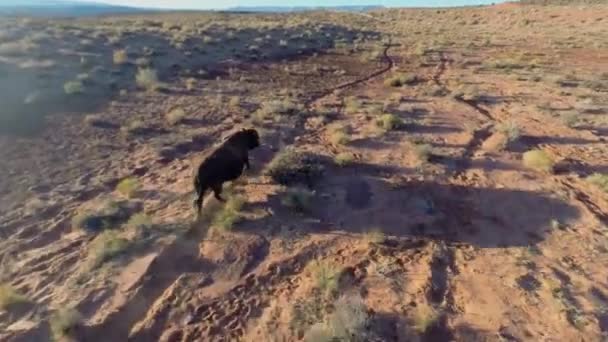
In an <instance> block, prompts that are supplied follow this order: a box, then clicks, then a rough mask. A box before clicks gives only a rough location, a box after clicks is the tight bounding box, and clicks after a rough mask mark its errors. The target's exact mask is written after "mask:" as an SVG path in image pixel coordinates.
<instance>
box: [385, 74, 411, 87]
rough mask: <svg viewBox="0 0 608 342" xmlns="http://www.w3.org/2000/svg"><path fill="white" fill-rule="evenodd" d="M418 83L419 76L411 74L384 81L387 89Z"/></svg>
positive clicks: (399, 75)
mask: <svg viewBox="0 0 608 342" xmlns="http://www.w3.org/2000/svg"><path fill="white" fill-rule="evenodd" d="M417 82H418V76H416V75H410V74H398V75H393V76H391V77H390V78H388V79H386V80H385V81H384V85H385V86H387V87H402V86H404V85H414V84H416V83H417Z"/></svg>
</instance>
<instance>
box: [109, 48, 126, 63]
mask: <svg viewBox="0 0 608 342" xmlns="http://www.w3.org/2000/svg"><path fill="white" fill-rule="evenodd" d="M112 61H113V62H114V64H116V65H123V64H126V63H127V62H128V61H129V57H128V55H127V50H115V51H114V54H113V55H112Z"/></svg>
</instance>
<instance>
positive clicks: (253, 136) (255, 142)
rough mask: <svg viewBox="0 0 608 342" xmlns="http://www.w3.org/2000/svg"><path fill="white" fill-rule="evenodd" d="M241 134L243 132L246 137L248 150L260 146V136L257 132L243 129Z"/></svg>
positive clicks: (251, 129)
mask: <svg viewBox="0 0 608 342" xmlns="http://www.w3.org/2000/svg"><path fill="white" fill-rule="evenodd" d="M241 132H243V134H244V136H245V137H246V140H247V147H249V149H250V150H253V149H254V148H256V147H259V146H260V135H259V134H258V131H256V130H255V129H253V128H249V129H243V130H242V131H241Z"/></svg>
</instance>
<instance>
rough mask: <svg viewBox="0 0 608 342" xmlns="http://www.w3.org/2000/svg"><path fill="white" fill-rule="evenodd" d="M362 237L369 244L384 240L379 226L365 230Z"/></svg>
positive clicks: (384, 237)
mask: <svg viewBox="0 0 608 342" xmlns="http://www.w3.org/2000/svg"><path fill="white" fill-rule="evenodd" d="M363 239H364V240H365V241H366V242H367V243H369V244H375V245H377V244H381V243H383V242H384V241H385V240H386V236H385V235H384V232H383V231H382V230H381V229H379V228H373V229H370V230H369V231H367V232H365V234H364V235H363Z"/></svg>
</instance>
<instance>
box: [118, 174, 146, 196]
mask: <svg viewBox="0 0 608 342" xmlns="http://www.w3.org/2000/svg"><path fill="white" fill-rule="evenodd" d="M140 190H141V184H140V183H139V181H138V180H137V179H135V178H133V177H128V178H125V179H123V180H121V181H120V183H118V185H116V191H118V192H119V193H120V194H122V195H123V196H125V197H127V198H133V197H135V196H136V195H137V193H138V192H139V191H140Z"/></svg>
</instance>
